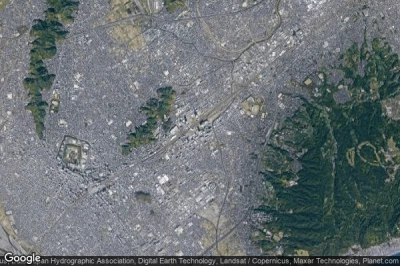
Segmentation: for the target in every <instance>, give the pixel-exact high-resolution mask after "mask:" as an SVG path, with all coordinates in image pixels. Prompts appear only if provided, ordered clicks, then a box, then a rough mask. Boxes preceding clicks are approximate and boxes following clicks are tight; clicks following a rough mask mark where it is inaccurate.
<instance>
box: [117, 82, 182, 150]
mask: <svg viewBox="0 0 400 266" xmlns="http://www.w3.org/2000/svg"><path fill="white" fill-rule="evenodd" d="M175 94H176V93H175V91H174V90H173V89H172V88H171V87H165V88H159V89H157V96H158V97H157V98H150V99H149V100H148V101H147V102H146V104H145V105H144V106H142V107H141V108H140V110H141V111H142V112H143V113H144V114H145V115H146V117H147V118H146V122H145V123H144V124H142V125H140V126H136V127H135V131H134V132H131V133H129V134H128V138H127V140H128V142H127V143H126V144H124V145H122V147H121V148H122V154H124V155H127V154H129V153H130V152H131V151H132V149H135V148H138V147H140V146H142V145H146V144H151V143H153V142H155V141H156V138H155V137H154V131H155V130H156V129H157V127H158V125H159V123H161V126H162V128H163V129H164V131H166V132H167V131H169V129H170V126H171V123H172V121H171V118H170V112H171V110H172V107H173V104H174V103H175Z"/></svg>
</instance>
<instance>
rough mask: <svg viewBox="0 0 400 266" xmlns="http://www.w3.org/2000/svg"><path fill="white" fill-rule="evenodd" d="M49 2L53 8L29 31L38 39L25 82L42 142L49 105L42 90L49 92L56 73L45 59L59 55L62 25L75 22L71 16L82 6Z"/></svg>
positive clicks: (61, 0)
mask: <svg viewBox="0 0 400 266" xmlns="http://www.w3.org/2000/svg"><path fill="white" fill-rule="evenodd" d="M46 2H47V4H48V5H49V6H50V7H49V8H48V9H47V10H46V11H45V19H44V20H41V19H38V20H35V21H34V25H33V26H32V29H31V31H30V35H31V36H32V37H34V38H35V40H34V41H33V42H32V49H31V51H30V58H31V63H30V66H29V76H28V77H27V78H25V79H24V82H23V85H24V88H25V89H26V90H28V91H29V93H28V95H29V97H30V101H29V103H28V105H27V106H26V108H27V109H28V110H30V111H31V112H32V116H33V119H34V121H35V125H36V132H37V134H38V136H39V138H40V139H43V137H44V135H43V131H44V118H45V115H46V108H47V106H48V104H47V103H46V101H43V99H42V91H43V90H48V89H50V88H51V86H52V85H53V81H54V79H55V75H54V74H49V73H48V70H47V68H46V66H45V64H44V60H46V59H50V58H52V57H54V56H55V55H56V53H57V47H56V44H57V42H60V41H62V40H64V39H65V38H66V36H67V34H68V31H67V30H65V28H64V25H63V24H62V23H70V22H72V21H73V17H72V14H73V12H75V11H76V10H77V9H78V6H79V2H76V1H69V0H47V1H46Z"/></svg>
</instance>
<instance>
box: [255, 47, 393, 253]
mask: <svg viewBox="0 0 400 266" xmlns="http://www.w3.org/2000/svg"><path fill="white" fill-rule="evenodd" d="M340 61H341V64H340V65H339V66H338V69H339V70H341V71H342V72H343V73H344V79H343V80H341V81H339V82H338V83H337V84H331V83H329V82H328V80H329V78H324V79H323V84H321V85H320V86H319V87H318V88H317V90H315V89H314V88H311V87H309V86H307V85H306V86H305V88H306V89H309V91H310V94H311V100H307V99H306V98H303V97H301V99H302V100H303V102H304V104H303V105H302V106H301V107H300V108H299V109H298V110H297V112H296V113H295V114H294V115H293V116H292V117H289V118H287V119H286V120H284V121H282V122H281V124H280V126H279V128H277V129H276V130H274V131H273V132H272V134H271V136H272V137H271V142H270V143H269V145H268V146H267V149H266V151H265V156H264V165H265V168H264V177H265V181H266V183H268V184H269V186H268V188H267V196H266V197H265V199H264V204H263V205H262V206H260V207H259V208H258V209H257V210H258V211H260V212H262V213H264V214H265V215H266V217H268V219H266V220H267V222H265V223H264V224H262V225H261V226H260V228H259V233H258V237H257V241H258V243H259V244H260V246H261V247H262V248H263V250H264V252H265V253H267V254H273V253H274V251H275V250H276V247H278V246H279V247H282V248H283V249H284V254H296V252H298V250H302V251H303V252H307V254H310V255H338V254H341V253H343V252H345V251H347V250H348V248H349V247H351V246H353V245H355V244H359V245H361V247H362V248H367V247H369V246H372V245H376V244H380V243H382V242H385V241H388V240H389V239H390V238H391V237H395V236H399V235H400V233H399V229H398V228H399V226H400V220H399V219H400V197H399V192H400V186H399V185H400V183H399V182H400V179H399V174H398V173H397V169H398V167H399V165H400V162H399V160H398V153H399V152H398V148H397V147H398V146H399V145H398V143H399V141H400V121H398V120H395V119H392V118H391V117H390V116H388V115H387V114H386V113H385V110H384V107H383V106H384V105H383V104H382V102H388V101H389V100H390V99H392V98H394V97H396V96H397V95H398V94H399V86H400V80H399V78H400V63H399V59H398V55H397V54H396V53H394V52H392V49H391V47H390V46H389V45H388V44H387V43H386V42H384V41H382V40H381V39H374V40H373V41H372V42H371V43H368V42H367V41H364V43H362V44H361V45H358V44H357V43H354V44H353V45H352V46H351V47H350V48H349V49H348V50H347V51H346V52H345V53H344V54H343V55H342V56H341V57H340ZM325 75H327V77H329V73H325ZM344 86H346V87H347V88H348V92H349V95H350V100H348V101H346V102H344V103H338V102H336V101H335V100H334V98H333V94H334V93H335V92H337V91H339V90H340V89H342V88H343V87H344ZM314 87H315V86H314ZM396 145H397V146H396ZM295 161H296V162H298V163H299V164H300V165H301V167H296V168H294V167H293V166H292V165H293V163H292V162H295ZM288 180H292V182H291V185H290V186H288ZM271 185H272V189H271ZM280 232H283V235H282V234H281V235H282V237H279V239H278V238H276V237H274V236H275V235H277V234H278V233H280Z"/></svg>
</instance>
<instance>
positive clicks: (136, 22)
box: [0, 0, 400, 256]
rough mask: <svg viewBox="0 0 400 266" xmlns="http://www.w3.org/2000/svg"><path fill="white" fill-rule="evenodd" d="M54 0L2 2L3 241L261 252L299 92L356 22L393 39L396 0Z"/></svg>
mask: <svg viewBox="0 0 400 266" xmlns="http://www.w3.org/2000/svg"><path fill="white" fill-rule="evenodd" d="M58 2H60V1H55V0H54V1H45V0H40V1H24V0H0V70H1V71H0V184H1V185H0V222H1V227H0V254H1V252H2V251H12V252H14V253H21V254H26V253H29V252H32V251H35V252H39V253H40V254H43V255H172V256H173V255H177V256H183V255H227V256H228V255H260V254H261V253H262V250H261V249H260V247H259V245H258V244H257V243H256V241H254V228H255V227H257V226H258V225H259V224H262V223H263V222H264V221H265V220H266V219H268V217H265V216H263V215H262V214H260V213H259V212H256V211H254V210H255V209H256V208H257V206H259V205H260V204H261V201H262V198H263V197H264V196H265V193H266V192H265V186H264V183H263V176H262V174H261V173H260V172H262V171H263V159H262V158H263V156H262V154H263V149H264V147H265V145H266V143H268V141H269V138H270V134H271V132H272V130H273V129H274V128H276V127H277V124H278V123H279V121H281V120H283V119H284V118H286V117H288V116H291V115H293V113H294V112H295V111H296V110H297V108H298V107H299V106H300V105H301V104H302V101H301V100H300V99H299V97H292V95H298V94H302V95H306V91H305V90H304V87H303V86H302V84H303V83H304V82H308V81H307V80H306V79H307V77H308V76H309V75H310V74H311V73H313V72H315V71H316V70H317V69H319V66H321V65H325V66H329V65H334V64H335V63H336V61H335V60H337V56H338V55H339V54H340V53H341V52H343V51H344V50H346V49H347V48H348V47H349V46H350V45H351V44H352V43H353V42H358V43H361V42H362V41H363V38H364V32H366V34H367V35H368V37H375V36H377V35H379V36H383V37H384V38H386V39H387V40H389V41H390V43H391V44H392V46H393V49H394V50H395V51H400V42H399V40H398V37H397V31H398V26H399V25H398V14H399V11H400V6H399V5H398V3H397V1H395V0H386V1H367V0H360V1H358V0H357V1H347V0H340V1H326V0H318V1H315V0H264V1H263V0H229V1H228V0H207V1H200V0H175V1H172V0H165V1H163V0H148V1H141V0H96V1H79V3H78V4H68V5H67V4H65V5H62V4H59V3H58ZM61 2H63V1H61ZM64 2H66V3H69V2H74V1H64ZM38 20H41V22H38ZM57 23H59V24H57ZM38 25H39V26H40V27H39V26H38ZM32 29H36V31H35V32H34V34H33V33H32ZM365 29H366V30H365ZM34 49H36V50H35V51H32V50H34ZM27 78H28V79H27ZM337 97H339V98H340V97H347V96H346V94H344V95H342V96H340V95H338V96H337ZM338 101H340V99H339V100H338ZM343 101H345V99H344V100H343ZM364 252H367V254H368V251H364ZM380 252H382V249H380V248H379V247H375V249H374V250H372V251H371V252H370V253H369V254H380ZM282 253H283V251H282V250H280V249H277V250H276V254H282Z"/></svg>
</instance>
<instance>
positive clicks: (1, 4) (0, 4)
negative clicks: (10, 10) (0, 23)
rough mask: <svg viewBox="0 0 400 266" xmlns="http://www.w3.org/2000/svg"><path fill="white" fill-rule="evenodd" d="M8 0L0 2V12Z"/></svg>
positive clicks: (0, 0)
mask: <svg viewBox="0 0 400 266" xmlns="http://www.w3.org/2000/svg"><path fill="white" fill-rule="evenodd" d="M9 2H10V0H0V11H1V10H3V9H4V8H5V7H6V5H7V4H8V3H9Z"/></svg>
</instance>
